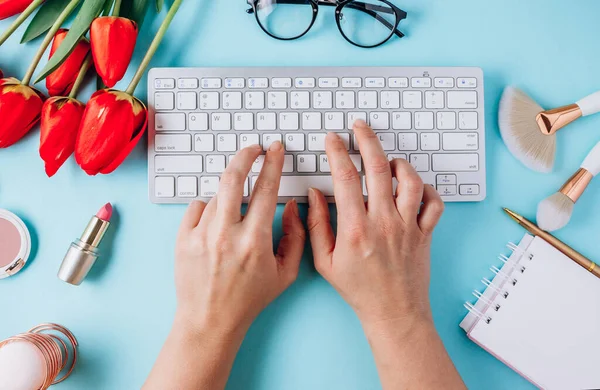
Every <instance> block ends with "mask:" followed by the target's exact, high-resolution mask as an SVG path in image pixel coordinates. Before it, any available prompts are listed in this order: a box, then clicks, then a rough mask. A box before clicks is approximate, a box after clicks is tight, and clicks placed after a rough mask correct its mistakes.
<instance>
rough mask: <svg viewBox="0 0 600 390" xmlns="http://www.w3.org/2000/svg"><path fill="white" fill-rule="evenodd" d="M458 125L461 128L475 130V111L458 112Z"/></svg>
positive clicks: (476, 124) (476, 125)
mask: <svg viewBox="0 0 600 390" xmlns="http://www.w3.org/2000/svg"><path fill="white" fill-rule="evenodd" d="M458 127H459V129H461V130H477V127H479V126H478V123H477V113H476V112H459V113H458Z"/></svg>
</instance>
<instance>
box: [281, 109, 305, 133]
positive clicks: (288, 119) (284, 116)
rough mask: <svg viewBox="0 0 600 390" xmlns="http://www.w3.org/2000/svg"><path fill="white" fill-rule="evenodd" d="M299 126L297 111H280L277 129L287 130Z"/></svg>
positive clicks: (296, 128) (295, 128)
mask: <svg viewBox="0 0 600 390" xmlns="http://www.w3.org/2000/svg"><path fill="white" fill-rule="evenodd" d="M299 128H300V118H299V116H298V113H297V112H282V113H280V114H279V130H283V131H289V130H298V129H299Z"/></svg>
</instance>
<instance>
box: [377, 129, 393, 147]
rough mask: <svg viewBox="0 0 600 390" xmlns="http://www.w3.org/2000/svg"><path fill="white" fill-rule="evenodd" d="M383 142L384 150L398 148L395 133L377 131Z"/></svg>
mask: <svg viewBox="0 0 600 390" xmlns="http://www.w3.org/2000/svg"><path fill="white" fill-rule="evenodd" d="M375 134H377V137H378V138H379V141H380V142H381V146H382V147H383V150H386V151H387V150H396V136H395V134H394V133H375Z"/></svg>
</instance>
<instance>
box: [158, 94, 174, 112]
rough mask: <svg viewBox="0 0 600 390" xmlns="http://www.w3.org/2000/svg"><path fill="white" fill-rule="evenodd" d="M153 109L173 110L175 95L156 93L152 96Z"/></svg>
mask: <svg viewBox="0 0 600 390" xmlns="http://www.w3.org/2000/svg"><path fill="white" fill-rule="evenodd" d="M154 108H155V109H156V110H159V111H162V110H165V111H167V110H173V109H174V108H175V94H174V93H173V92H156V93H155V94H154Z"/></svg>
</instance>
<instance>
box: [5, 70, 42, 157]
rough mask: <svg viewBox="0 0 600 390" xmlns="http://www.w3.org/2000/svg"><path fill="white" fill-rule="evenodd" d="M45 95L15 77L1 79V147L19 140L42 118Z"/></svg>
mask: <svg viewBox="0 0 600 390" xmlns="http://www.w3.org/2000/svg"><path fill="white" fill-rule="evenodd" d="M44 99H45V98H44V95H42V93H41V92H39V91H37V90H35V89H33V88H31V87H28V86H26V85H23V84H21V83H20V82H19V80H17V79H15V78H12V77H11V78H6V79H0V118H1V120H0V148H7V147H9V146H11V145H13V144H14V143H15V142H17V141H19V140H20V139H21V138H23V136H24V135H25V134H27V132H29V130H31V128H32V127H33V126H35V124H36V123H37V122H38V121H39V120H40V113H41V111H42V105H43V104H44Z"/></svg>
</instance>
